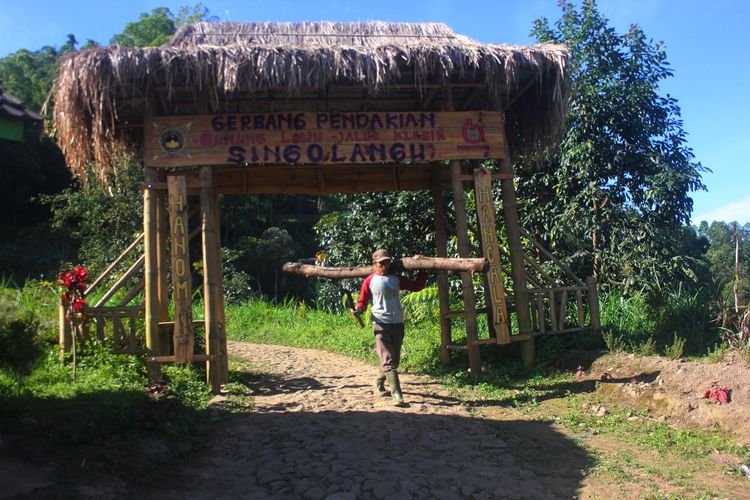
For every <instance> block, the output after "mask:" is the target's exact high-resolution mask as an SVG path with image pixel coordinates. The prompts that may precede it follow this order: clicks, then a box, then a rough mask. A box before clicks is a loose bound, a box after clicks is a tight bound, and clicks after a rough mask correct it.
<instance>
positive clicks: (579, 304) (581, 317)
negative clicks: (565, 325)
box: [576, 289, 585, 328]
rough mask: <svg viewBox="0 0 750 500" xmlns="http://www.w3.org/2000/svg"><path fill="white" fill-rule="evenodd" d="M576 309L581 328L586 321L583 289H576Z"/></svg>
mask: <svg viewBox="0 0 750 500" xmlns="http://www.w3.org/2000/svg"><path fill="white" fill-rule="evenodd" d="M576 311H578V326H579V328H583V326H584V324H585V321H584V312H583V291H581V290H580V289H579V290H576Z"/></svg>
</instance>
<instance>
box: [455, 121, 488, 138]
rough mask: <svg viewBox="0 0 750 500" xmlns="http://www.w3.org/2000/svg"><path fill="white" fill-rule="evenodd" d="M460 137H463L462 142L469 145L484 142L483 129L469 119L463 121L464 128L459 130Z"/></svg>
mask: <svg viewBox="0 0 750 500" xmlns="http://www.w3.org/2000/svg"><path fill="white" fill-rule="evenodd" d="M461 135H463V137H464V141H466V142H468V143H469V144H479V143H480V142H483V141H484V127H482V125H480V124H479V123H474V122H472V121H471V120H470V119H469V120H466V121H464V126H463V127H462V128H461Z"/></svg>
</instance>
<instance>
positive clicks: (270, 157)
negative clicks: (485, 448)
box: [54, 22, 598, 387]
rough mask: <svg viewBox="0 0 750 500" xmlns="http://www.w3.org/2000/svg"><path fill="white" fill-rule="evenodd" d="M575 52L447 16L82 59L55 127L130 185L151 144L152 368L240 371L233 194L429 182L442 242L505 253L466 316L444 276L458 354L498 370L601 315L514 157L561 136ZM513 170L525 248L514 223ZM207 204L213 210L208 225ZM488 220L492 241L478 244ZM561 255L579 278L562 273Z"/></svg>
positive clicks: (81, 155) (253, 28)
mask: <svg viewBox="0 0 750 500" xmlns="http://www.w3.org/2000/svg"><path fill="white" fill-rule="evenodd" d="M566 61H567V51H566V49H565V48H564V47H563V46H559V45H552V44H544V45H537V46H529V47H525V46H524V47H520V46H507V45H487V44H480V43H477V42H475V41H473V40H471V39H469V38H467V37H464V36H461V35H458V34H456V33H454V32H453V31H451V30H450V29H449V28H447V27H446V26H444V25H442V24H407V23H381V22H369V23H325V22H319V23H198V24H194V25H189V26H184V27H182V28H180V30H179V31H178V32H177V34H176V35H175V36H174V38H173V39H172V41H171V42H169V43H167V44H165V45H163V46H161V47H151V48H126V47H102V48H92V49H88V50H84V51H81V52H78V53H74V54H70V55H68V56H66V58H65V59H64V61H63V63H62V67H61V72H60V77H59V79H58V81H57V84H56V88H55V111H54V122H55V129H56V133H57V137H58V140H59V144H60V146H61V147H62V149H63V152H64V153H65V155H66V158H67V161H68V164H69V166H70V167H71V169H72V170H73V171H74V172H75V173H79V174H81V173H83V172H84V171H85V170H86V169H87V168H89V167H90V165H94V169H95V172H96V174H97V175H98V177H99V179H98V180H99V181H100V182H102V183H108V182H112V180H113V179H115V178H116V176H117V165H118V164H121V163H122V160H123V158H126V157H127V155H129V154H130V155H132V154H134V153H136V154H140V155H141V156H142V159H143V165H144V168H145V183H144V198H143V199H144V210H143V227H144V233H143V248H144V251H143V269H144V271H143V280H142V282H139V285H140V286H142V289H143V296H144V299H143V304H142V305H141V308H142V311H143V322H144V325H145V347H146V351H147V353H148V356H149V360H150V361H151V364H152V366H158V365H157V363H160V362H177V363H180V362H192V361H199V360H200V361H206V362H207V363H208V370H207V372H208V378H209V382H210V383H211V384H212V385H213V386H214V387H218V386H219V385H220V384H221V383H223V382H225V381H226V377H227V351H226V332H225V325H224V304H223V293H222V270H221V266H222V265H221V247H220V239H219V213H218V211H219V207H218V197H219V195H231V194H236V195H246V194H271V193H276V194H278V193H282V194H307V195H325V194H330V193H357V192H377V191H404V190H429V191H431V193H432V195H433V200H434V216H435V224H436V242H437V248H436V249H435V255H436V256H438V257H441V256H446V255H447V253H448V236H449V234H454V235H456V237H457V241H458V253H459V256H460V257H471V256H472V255H480V256H483V257H484V258H486V260H487V261H488V263H489V266H488V268H487V272H486V275H485V290H486V291H487V297H486V304H487V307H486V308H483V309H482V310H478V309H477V297H476V296H475V291H474V285H473V281H472V277H471V275H470V274H469V273H461V286H462V291H463V301H464V308H463V310H461V311H454V310H451V309H450V304H449V295H448V287H449V277H448V274H447V273H446V272H439V273H438V278H437V282H438V289H439V298H440V300H439V301H440V314H441V345H442V349H441V357H442V359H443V361H445V362H447V361H448V360H449V351H450V350H451V349H461V350H466V351H468V355H469V360H470V366H471V371H472V373H473V374H474V375H475V376H478V374H479V371H480V369H481V368H480V358H479V346H480V345H481V344H486V343H496V344H508V343H510V342H514V341H519V342H521V346H522V353H523V357H524V359H526V360H530V359H533V356H534V343H533V342H534V340H533V339H534V337H535V336H536V335H543V334H551V333H561V332H569V331H577V330H582V329H585V328H591V327H593V328H598V305H597V302H596V288H595V284H594V283H593V282H592V281H588V282H586V283H584V282H583V281H582V280H580V279H579V278H578V277H576V276H574V275H572V273H570V272H569V270H567V268H565V266H563V265H562V264H561V263H560V262H559V261H557V260H556V259H554V257H553V256H552V255H551V254H549V253H548V252H547V251H546V250H545V249H544V248H543V247H542V246H541V245H538V244H536V243H535V242H533V240H532V239H531V238H530V237H529V235H528V234H526V233H525V232H524V231H523V230H522V228H521V227H520V226H519V224H518V218H517V213H516V192H515V188H514V183H513V177H514V172H513V167H512V162H511V154H512V153H513V154H515V153H522V152H531V151H537V152H538V151H540V150H542V149H543V148H545V147H548V146H550V145H554V143H555V140H556V139H557V137H558V136H559V132H560V130H561V128H562V122H563V116H564V91H565V77H566V75H565V65H566ZM496 181H497V182H499V183H500V192H501V194H502V201H501V205H502V208H501V210H502V221H503V223H504V226H505V234H506V237H507V242H508V244H507V248H501V247H500V246H499V244H498V228H496V227H495V224H496V221H497V220H498V217H497V214H496V203H495V200H494V196H493V189H492V183H493V182H496ZM446 189H449V190H452V192H453V209H454V214H453V215H454V217H453V218H454V220H455V221H456V227H455V228H448V227H447V223H446V220H447V217H446V207H445V205H444V203H443V193H444V191H445V190H446ZM466 192H473V193H474V201H475V206H476V210H477V214H476V215H477V217H476V220H477V221H478V223H477V224H476V227H470V225H469V222H468V221H469V217H467V213H466V210H467V209H466V203H465V194H466ZM191 205H192V206H194V207H195V210H197V211H198V213H199V219H200V221H199V224H198V226H197V227H195V228H194V230H192V231H191V229H190V227H189V224H190V216H189V215H190V213H189V209H190V206H191ZM194 225H195V224H194ZM470 231H473V232H474V233H475V234H476V237H477V238H476V240H478V241H479V242H480V244H479V245H478V247H479V248H476V249H475V248H472V243H471V241H472V239H471V238H470V236H469V233H470ZM191 234H193V235H195V234H200V235H201V237H202V254H203V255H202V264H203V274H204V283H203V292H204V293H203V297H204V300H205V315H204V319H203V320H202V321H198V322H196V321H194V320H193V318H192V303H191V297H192V290H193V285H192V283H191V282H190V257H189V255H188V244H187V243H188V239H189V238H190V236H191ZM168 247H169V248H168ZM168 250H169V252H168ZM530 251H533V255H534V256H532V254H531V253H530ZM545 259H546V260H548V261H550V262H552V263H554V264H555V265H557V266H558V267H559V269H561V270H562V273H561V274H554V273H553V272H552V271H550V268H549V267H547V265H546V264H545V263H544V262H543V260H545ZM170 270H171V272H169V271H170ZM508 271H509V273H510V277H511V282H512V290H509V293H507V294H506V291H505V289H504V287H503V281H504V280H503V275H504V273H507V272H508ZM170 274H171V288H172V290H173V291H172V297H171V304H172V305H173V309H174V316H173V317H172V318H171V319H170V317H169V310H170V297H168V296H167V290H168V288H169V287H168V283H167V279H168V277H169V275H170ZM565 275H568V278H569V280H570V284H569V286H567V285H564V284H563V282H562V281H561V278H560V276H565ZM136 295H137V292H136V294H134V295H132V296H130V294H129V299H132V298H134V297H135V296H136ZM101 307H104V306H100V308H99V310H97V307H93V308H90V309H91V310H90V315H91V316H92V317H94V318H98V319H97V320H96V322H97V328H100V327H99V326H98V325H99V324H100V323H101V322H103V321H105V320H106V317H107V315H106V314H105V313H106V312H107V311H105V310H102V309H101ZM119 307H121V308H123V307H133V306H127V305H126V304H122V303H120V304H119ZM115 309H117V308H116V307H115ZM129 311H130V315H131V316H130V317H133V316H134V314H135V313H133V310H129ZM110 313H111V314H112V315H115V316H116V315H117V313H116V311H110ZM478 313H486V314H487V315H488V324H489V325H490V327H489V332H488V333H487V338H480V333H479V332H478V323H477V314H478ZM455 317H462V318H463V320H464V324H465V327H466V338H467V342H466V344H465V345H458V344H456V343H455V341H454V340H453V336H452V334H451V326H452V318H455ZM196 323H199V324H202V325H203V326H204V327H205V334H206V346H205V348H206V349H205V351H206V352H205V354H196V353H195V350H194V349H195V346H194V339H195V336H194V333H193V328H194V325H195V324H196ZM102 328H103V327H102ZM62 330H63V329H61V332H62Z"/></svg>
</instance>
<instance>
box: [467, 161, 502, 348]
mask: <svg viewBox="0 0 750 500" xmlns="http://www.w3.org/2000/svg"><path fill="white" fill-rule="evenodd" d="M474 196H475V197H476V205H477V219H478V220H479V232H480V233H481V235H482V254H483V255H484V258H485V259H487V262H488V263H489V267H488V270H487V281H488V283H489V287H490V289H489V294H490V304H489V306H490V308H491V310H492V327H493V328H494V330H495V334H496V336H497V342H498V344H508V343H510V331H509V330H508V309H507V306H506V304H505V289H504V288H503V268H502V265H501V263H500V246H499V244H498V242H497V227H496V225H495V203H494V201H493V199H492V173H491V172H490V171H489V170H487V169H484V168H477V169H475V170H474Z"/></svg>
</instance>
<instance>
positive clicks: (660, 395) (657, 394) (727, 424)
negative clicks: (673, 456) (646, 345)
mask: <svg viewBox="0 0 750 500" xmlns="http://www.w3.org/2000/svg"><path fill="white" fill-rule="evenodd" d="M602 377H604V378H605V380H602ZM586 379H588V380H597V381H599V388H598V391H599V392H600V393H602V394H605V395H607V396H609V397H610V398H612V399H614V400H616V401H619V402H622V403H625V404H628V405H633V406H634V407H637V408H639V409H641V408H648V409H650V410H651V412H652V413H654V414H657V415H663V416H666V417H668V418H669V420H670V422H673V423H674V424H675V425H680V426H684V427H688V428H703V429H706V428H714V427H718V428H720V429H722V430H723V431H724V432H726V433H728V434H731V435H734V436H735V437H736V438H737V440H738V441H739V442H740V443H742V444H744V445H750V424H749V422H750V365H748V363H747V361H746V360H745V359H743V358H742V356H740V355H739V354H738V353H732V354H730V355H728V356H727V357H726V358H725V359H723V360H722V361H719V362H715V363H713V362H699V361H684V360H669V359H665V358H660V357H656V356H654V357H638V356H634V355H632V354H616V355H609V356H604V357H602V358H600V359H598V360H597V361H595V362H594V363H593V365H592V367H591V371H590V374H589V376H588V377H586ZM712 383H713V384H716V385H717V386H722V387H725V388H726V389H727V390H728V393H729V397H730V401H729V403H728V404H715V403H712V402H710V401H709V400H708V399H706V398H705V397H704V396H705V393H706V391H709V390H710V388H711V384H712ZM749 495H750V492H749Z"/></svg>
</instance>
